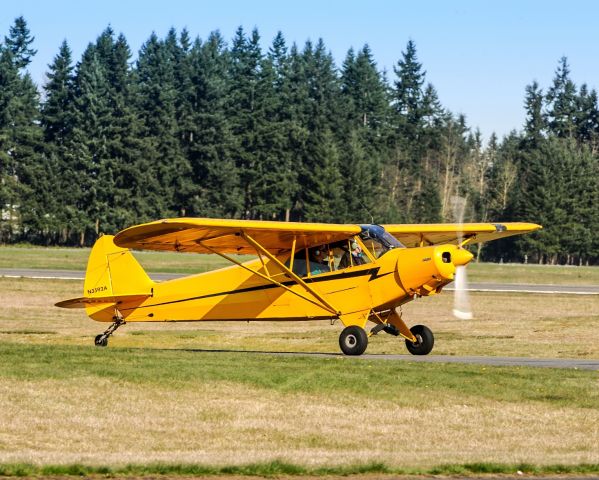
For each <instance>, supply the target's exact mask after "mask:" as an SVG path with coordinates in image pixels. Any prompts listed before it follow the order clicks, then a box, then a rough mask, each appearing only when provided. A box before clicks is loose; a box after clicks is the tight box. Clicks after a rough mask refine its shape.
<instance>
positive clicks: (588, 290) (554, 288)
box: [0, 268, 599, 295]
mask: <svg viewBox="0 0 599 480" xmlns="http://www.w3.org/2000/svg"><path fill="white" fill-rule="evenodd" d="M149 275H150V277H151V278H152V279H153V280H155V281H158V282H163V281H165V280H171V279H173V278H180V277H184V276H185V274H181V273H149ZM84 276H85V272H83V271H79V270H41V269H32V268H1V269H0V277H7V278H20V277H24V278H50V279H60V280H83V278H84ZM452 289H453V287H452V286H451V285H449V286H447V287H445V290H452ZM468 290H469V291H471V292H514V293H546V294H554V295H556V294H568V295H599V285H537V284H534V285H532V284H519V283H486V282H470V283H469V285H468Z"/></svg>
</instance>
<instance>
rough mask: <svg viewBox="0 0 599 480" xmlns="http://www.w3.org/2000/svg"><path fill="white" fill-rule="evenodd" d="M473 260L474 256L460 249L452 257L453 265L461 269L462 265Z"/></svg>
mask: <svg viewBox="0 0 599 480" xmlns="http://www.w3.org/2000/svg"><path fill="white" fill-rule="evenodd" d="M473 258H474V255H472V254H471V253H470V252H469V251H468V250H466V249H464V248H458V249H457V250H455V251H454V252H453V253H452V255H451V259H452V261H453V264H454V265H455V266H456V267H461V266H462V265H466V264H468V263H469V262H470V260H472V259H473Z"/></svg>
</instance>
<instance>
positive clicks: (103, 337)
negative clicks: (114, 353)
mask: <svg viewBox="0 0 599 480" xmlns="http://www.w3.org/2000/svg"><path fill="white" fill-rule="evenodd" d="M113 320H114V323H112V324H111V325H110V327H108V328H107V329H106V331H105V332H104V333H101V334H100V335H96V338H95V340H94V343H95V344H96V347H107V346H108V337H110V335H112V334H113V333H114V332H115V331H116V329H117V328H119V327H120V326H121V325H125V320H124V319H123V316H122V315H121V314H120V313H118V312H117V314H116V315H115V316H114V317H113Z"/></svg>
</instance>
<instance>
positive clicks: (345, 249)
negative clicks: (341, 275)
mask: <svg viewBox="0 0 599 480" xmlns="http://www.w3.org/2000/svg"><path fill="white" fill-rule="evenodd" d="M333 253H334V257H335V265H336V266H337V269H344V268H348V267H355V266H357V265H365V264H367V263H370V259H369V258H368V256H367V255H365V254H364V252H362V246H361V245H360V244H359V243H358V242H356V241H355V240H354V239H349V240H346V241H343V242H339V243H336V244H335V245H334V247H333Z"/></svg>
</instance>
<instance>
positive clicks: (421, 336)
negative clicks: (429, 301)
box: [406, 325, 435, 355]
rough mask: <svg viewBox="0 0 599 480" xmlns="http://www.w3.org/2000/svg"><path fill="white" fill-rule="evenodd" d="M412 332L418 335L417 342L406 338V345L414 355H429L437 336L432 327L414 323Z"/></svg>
mask: <svg viewBox="0 0 599 480" xmlns="http://www.w3.org/2000/svg"><path fill="white" fill-rule="evenodd" d="M410 332H412V334H413V335H414V336H415V337H416V342H415V343H414V342H411V341H410V340H406V347H407V348H408V351H409V352H410V353H411V354H412V355H428V354H429V353H430V352H431V350H432V349H433V345H434V344H435V337H434V336H433V332H431V330H430V328H428V327H425V326H424V325H414V326H413V327H412V328H410Z"/></svg>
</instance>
